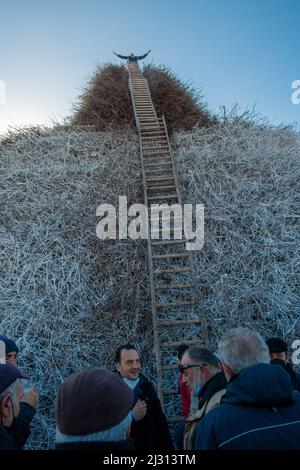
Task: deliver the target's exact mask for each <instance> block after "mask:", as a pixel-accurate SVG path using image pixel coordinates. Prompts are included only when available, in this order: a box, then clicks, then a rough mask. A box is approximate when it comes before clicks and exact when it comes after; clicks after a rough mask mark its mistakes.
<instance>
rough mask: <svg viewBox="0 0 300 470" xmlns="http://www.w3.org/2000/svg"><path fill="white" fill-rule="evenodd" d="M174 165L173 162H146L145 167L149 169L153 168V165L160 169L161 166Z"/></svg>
mask: <svg viewBox="0 0 300 470" xmlns="http://www.w3.org/2000/svg"><path fill="white" fill-rule="evenodd" d="M166 165H167V166H172V162H170V163H169V162H162V163H147V164H145V168H146V169H148V168H152V167H155V168H157V169H158V170H159V168H160V167H161V166H166Z"/></svg>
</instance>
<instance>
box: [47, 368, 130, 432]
mask: <svg viewBox="0 0 300 470" xmlns="http://www.w3.org/2000/svg"><path fill="white" fill-rule="evenodd" d="M133 402H134V393H133V391H132V390H131V389H130V388H129V387H128V386H127V385H126V384H125V382H124V381H123V380H122V378H121V377H120V376H119V375H117V374H115V373H113V372H109V371H107V370H103V369H86V370H82V371H80V372H77V373H75V374H72V375H71V376H70V377H68V378H67V380H66V381H65V382H64V383H63V384H62V385H61V386H60V389H59V391H58V395H57V400H56V422H57V426H58V429H59V431H60V432H61V433H63V434H66V435H71V436H84V435H86V434H93V433H96V432H100V431H105V430H107V429H110V428H112V427H114V426H116V425H117V424H118V423H120V422H121V421H122V420H123V419H124V418H125V417H126V416H127V414H128V413H129V411H130V410H131V408H132V406H133Z"/></svg>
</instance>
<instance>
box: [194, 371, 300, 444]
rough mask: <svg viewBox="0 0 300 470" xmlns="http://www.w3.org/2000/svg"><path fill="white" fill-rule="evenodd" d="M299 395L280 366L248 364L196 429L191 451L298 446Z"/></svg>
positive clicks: (299, 426)
mask: <svg viewBox="0 0 300 470" xmlns="http://www.w3.org/2000/svg"><path fill="white" fill-rule="evenodd" d="M299 436H300V394H299V393H298V392H294V391H293V388H292V385H291V381H290V377H289V375H288V374H287V372H285V371H284V370H283V369H282V368H281V367H280V366H277V365H271V364H256V365H254V366H251V367H247V368H246V369H244V370H242V372H241V373H240V374H239V375H238V376H236V377H234V378H233V379H232V380H231V381H230V383H229V384H228V386H227V390H226V393H225V395H224V396H223V398H222V400H221V404H220V405H219V406H218V407H217V408H216V409H214V410H212V411H211V412H210V413H209V414H208V415H207V416H206V417H205V418H204V419H203V421H201V423H200V424H199V426H198V428H197V430H196V437H195V445H194V450H205V449H232V450H273V449H274V450H275V449H276V450H277V449H278V450H291V449H298V450H299V449H300V439H299Z"/></svg>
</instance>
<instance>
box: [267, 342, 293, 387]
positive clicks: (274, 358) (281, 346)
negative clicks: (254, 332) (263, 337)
mask: <svg viewBox="0 0 300 470" xmlns="http://www.w3.org/2000/svg"><path fill="white" fill-rule="evenodd" d="M266 343H267V346H268V348H269V352H270V363H271V364H277V365H279V366H281V367H283V369H284V370H285V371H286V372H287V373H288V374H289V376H290V378H291V381H292V385H293V388H294V390H297V391H298V392H300V374H298V373H297V372H296V371H295V370H294V367H293V365H292V364H291V362H290V361H289V357H288V345H287V343H286V342H285V341H284V340H283V339H281V338H278V337H275V338H269V339H268V340H267V341H266Z"/></svg>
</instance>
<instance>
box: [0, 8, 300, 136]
mask: <svg viewBox="0 0 300 470" xmlns="http://www.w3.org/2000/svg"><path fill="white" fill-rule="evenodd" d="M0 18H1V23H0V44H1V47H0V81H1V83H2V85H3V82H4V83H5V86H6V103H5V104H0V132H3V131H4V130H5V129H7V126H8V125H9V124H10V125H14V124H15V125H23V124H25V125H26V124H29V123H32V124H43V123H49V122H50V121H51V120H61V119H62V118H63V117H65V116H67V115H68V114H69V113H70V111H71V108H72V103H73V102H74V100H75V99H76V96H78V94H79V93H80V88H81V86H82V85H84V84H85V83H86V81H87V78H88V76H89V74H90V73H91V72H93V71H94V69H95V67H96V65H97V64H98V63H102V62H105V61H112V62H114V63H120V61H119V60H118V59H117V58H116V57H115V56H113V54H112V51H113V50H115V51H117V52H120V53H121V54H127V53H130V52H131V51H133V52H135V53H137V54H142V53H144V52H145V51H147V50H148V49H149V48H151V50H152V53H151V55H150V56H149V60H153V62H154V63H156V64H159V63H163V64H165V65H167V66H168V67H170V68H172V69H173V71H174V72H175V73H176V74H177V76H178V77H179V78H181V79H183V80H184V81H187V80H190V81H192V82H193V83H194V85H196V86H199V87H201V88H202V89H203V93H204V97H205V100H206V102H207V104H208V108H209V109H211V110H212V111H218V110H219V107H220V106H221V105H225V106H226V107H228V108H230V107H231V106H232V105H233V104H235V103H238V104H239V105H240V107H241V109H244V108H246V107H251V106H253V105H254V104H255V105H256V109H257V111H258V112H260V113H261V114H262V115H263V116H266V117H267V118H268V119H269V120H270V121H271V122H273V123H275V124H278V123H280V122H288V123H290V122H299V121H300V104H299V105H295V104H293V103H292V101H291V95H292V92H293V90H292V88H291V83H292V82H293V81H294V80H300V64H299V56H300V27H299V20H300V1H299V0H260V1H258V0H251V1H250V0H249V1H246V0H209V1H204V0H173V1H171V0H151V1H149V2H146V1H144V0H139V1H138V0H127V1H121V0H115V1H114V0H111V1H103V0H98V1H96V0H85V1H83V0H78V1H76V0H73V1H71V0H60V1H58V0H51V1H41V0H39V1H37V0H26V1H25V2H24V1H23V2H21V1H18V0H9V1H7V0H0ZM0 98H1V97H0Z"/></svg>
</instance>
